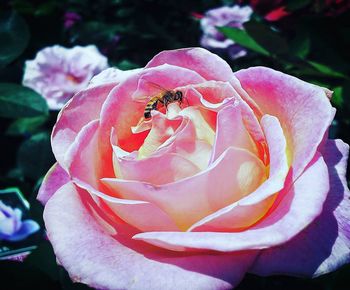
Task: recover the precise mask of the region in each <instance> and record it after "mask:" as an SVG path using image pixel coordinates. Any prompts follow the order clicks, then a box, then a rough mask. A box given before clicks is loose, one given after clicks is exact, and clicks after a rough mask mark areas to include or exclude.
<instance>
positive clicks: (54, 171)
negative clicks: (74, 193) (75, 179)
mask: <svg viewBox="0 0 350 290" xmlns="http://www.w3.org/2000/svg"><path fill="white" fill-rule="evenodd" d="M69 180H70V178H69V175H68V174H67V172H66V171H65V170H64V169H63V168H62V167H61V166H60V165H59V164H58V163H55V164H54V165H53V166H52V167H51V168H50V170H49V171H48V172H47V173H46V175H45V177H44V180H43V182H42V183H41V186H40V189H39V192H38V196H37V199H38V200H39V201H40V202H41V203H42V204H43V205H45V204H46V203H47V201H48V200H49V199H50V198H51V196H52V195H53V194H54V193H55V192H56V191H57V189H59V188H60V187H61V186H62V185H64V184H66V183H67V182H68V181H69Z"/></svg>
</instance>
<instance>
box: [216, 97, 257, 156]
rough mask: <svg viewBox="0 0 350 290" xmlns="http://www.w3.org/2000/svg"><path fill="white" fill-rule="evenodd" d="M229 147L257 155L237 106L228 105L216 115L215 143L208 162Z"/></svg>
mask: <svg viewBox="0 0 350 290" xmlns="http://www.w3.org/2000/svg"><path fill="white" fill-rule="evenodd" d="M230 146H232V147H237V148H242V149H246V150H248V151H249V152H252V153H253V154H256V153H257V150H256V147H255V144H254V143H253V141H252V139H251V137H250V135H249V133H248V132H247V129H246V128H245V126H244V123H243V119H242V113H241V109H240V107H239V106H238V104H236V105H228V106H227V107H225V108H224V109H222V110H221V111H220V112H219V113H218V115H217V128H216V135H215V143H214V146H213V153H212V157H211V161H210V162H213V161H215V160H216V159H217V158H218V157H219V156H220V155H221V154H222V153H223V152H224V151H225V150H226V149H227V148H228V147H230Z"/></svg>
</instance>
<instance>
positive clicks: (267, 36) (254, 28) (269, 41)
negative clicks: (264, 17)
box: [243, 21, 288, 54]
mask: <svg viewBox="0 0 350 290" xmlns="http://www.w3.org/2000/svg"><path fill="white" fill-rule="evenodd" d="M243 26H244V28H245V31H246V32H247V33H248V35H249V36H250V37H251V38H253V39H254V41H256V43H258V44H259V45H260V46H261V47H263V48H264V49H266V50H267V51H268V52H270V53H272V54H286V53H288V44H287V41H286V40H285V39H284V38H283V37H282V36H281V35H279V34H278V33H277V32H276V31H273V30H272V29H271V28H270V27H269V26H267V25H265V24H263V23H259V22H257V21H249V22H246V23H244V25H243Z"/></svg>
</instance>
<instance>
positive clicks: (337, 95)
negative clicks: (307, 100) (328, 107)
mask: <svg viewBox="0 0 350 290" xmlns="http://www.w3.org/2000/svg"><path fill="white" fill-rule="evenodd" d="M331 101H332V103H333V104H334V106H336V107H338V108H341V107H342V106H343V103H344V99H343V87H336V88H334V89H333V96H332V99H331Z"/></svg>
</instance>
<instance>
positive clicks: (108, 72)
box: [88, 67, 141, 88]
mask: <svg viewBox="0 0 350 290" xmlns="http://www.w3.org/2000/svg"><path fill="white" fill-rule="evenodd" d="M140 71H141V69H140V68H137V69H131V70H126V71H123V70H120V69H117V68H115V67H110V68H107V69H105V70H103V71H102V72H100V73H99V74H98V75H95V76H94V77H93V78H92V79H91V80H90V82H89V86H88V88H91V87H95V86H100V85H104V84H110V83H114V84H115V85H117V84H119V83H121V82H123V81H124V80H126V79H127V78H128V77H130V76H132V75H134V74H136V73H138V72H140Z"/></svg>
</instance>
